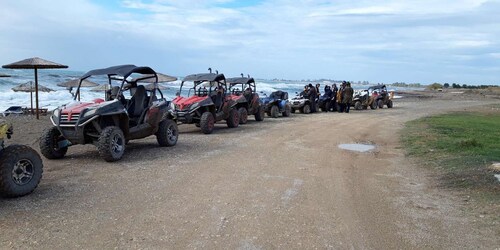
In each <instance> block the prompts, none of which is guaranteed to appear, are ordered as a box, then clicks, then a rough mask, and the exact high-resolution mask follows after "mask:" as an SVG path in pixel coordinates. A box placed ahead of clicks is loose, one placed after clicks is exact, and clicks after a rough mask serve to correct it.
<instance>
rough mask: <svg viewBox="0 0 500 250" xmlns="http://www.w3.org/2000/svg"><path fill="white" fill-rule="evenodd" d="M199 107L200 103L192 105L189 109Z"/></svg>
mask: <svg viewBox="0 0 500 250" xmlns="http://www.w3.org/2000/svg"><path fill="white" fill-rule="evenodd" d="M198 106H200V103H199V102H195V103H193V104H191V106H190V107H189V109H195V108H197V107H198Z"/></svg>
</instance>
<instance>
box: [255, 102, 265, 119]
mask: <svg viewBox="0 0 500 250" xmlns="http://www.w3.org/2000/svg"><path fill="white" fill-rule="evenodd" d="M265 115H266V111H265V110H264V107H263V106H259V109H258V110H257V113H255V120H256V121H258V122H261V121H263V120H264V116H265Z"/></svg>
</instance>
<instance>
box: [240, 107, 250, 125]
mask: <svg viewBox="0 0 500 250" xmlns="http://www.w3.org/2000/svg"><path fill="white" fill-rule="evenodd" d="M238 114H239V116H240V124H245V123H247V121H248V111H247V109H246V108H243V107H241V108H239V109H238Z"/></svg>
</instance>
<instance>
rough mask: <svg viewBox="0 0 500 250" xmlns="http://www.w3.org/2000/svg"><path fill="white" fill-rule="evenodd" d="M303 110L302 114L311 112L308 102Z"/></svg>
mask: <svg viewBox="0 0 500 250" xmlns="http://www.w3.org/2000/svg"><path fill="white" fill-rule="evenodd" d="M303 110H304V111H303V112H304V114H309V113H311V106H309V104H306V105H304V107H303Z"/></svg>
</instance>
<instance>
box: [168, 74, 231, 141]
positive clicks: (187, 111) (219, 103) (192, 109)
mask: <svg viewBox="0 0 500 250" xmlns="http://www.w3.org/2000/svg"><path fill="white" fill-rule="evenodd" d="M209 70H210V73H201V74H193V75H188V76H186V77H184V79H183V80H182V83H181V88H180V91H179V93H182V88H183V87H184V85H187V84H186V83H187V82H189V83H191V82H192V83H193V87H192V88H190V89H189V90H188V94H187V97H183V96H178V97H176V98H175V99H174V100H172V102H171V103H170V107H171V110H170V116H171V117H172V119H174V120H177V121H180V122H182V123H186V124H193V123H194V124H195V125H196V126H197V127H200V129H201V131H202V132H203V133H204V134H211V133H212V131H213V130H214V126H215V123H216V122H217V121H221V120H226V123H227V126H228V127H229V128H236V127H238V125H239V124H240V115H239V113H238V110H237V102H236V101H235V100H233V99H232V98H231V95H229V94H227V93H226V90H227V86H226V78H225V77H224V74H218V72H217V73H212V72H211V69H209Z"/></svg>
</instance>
